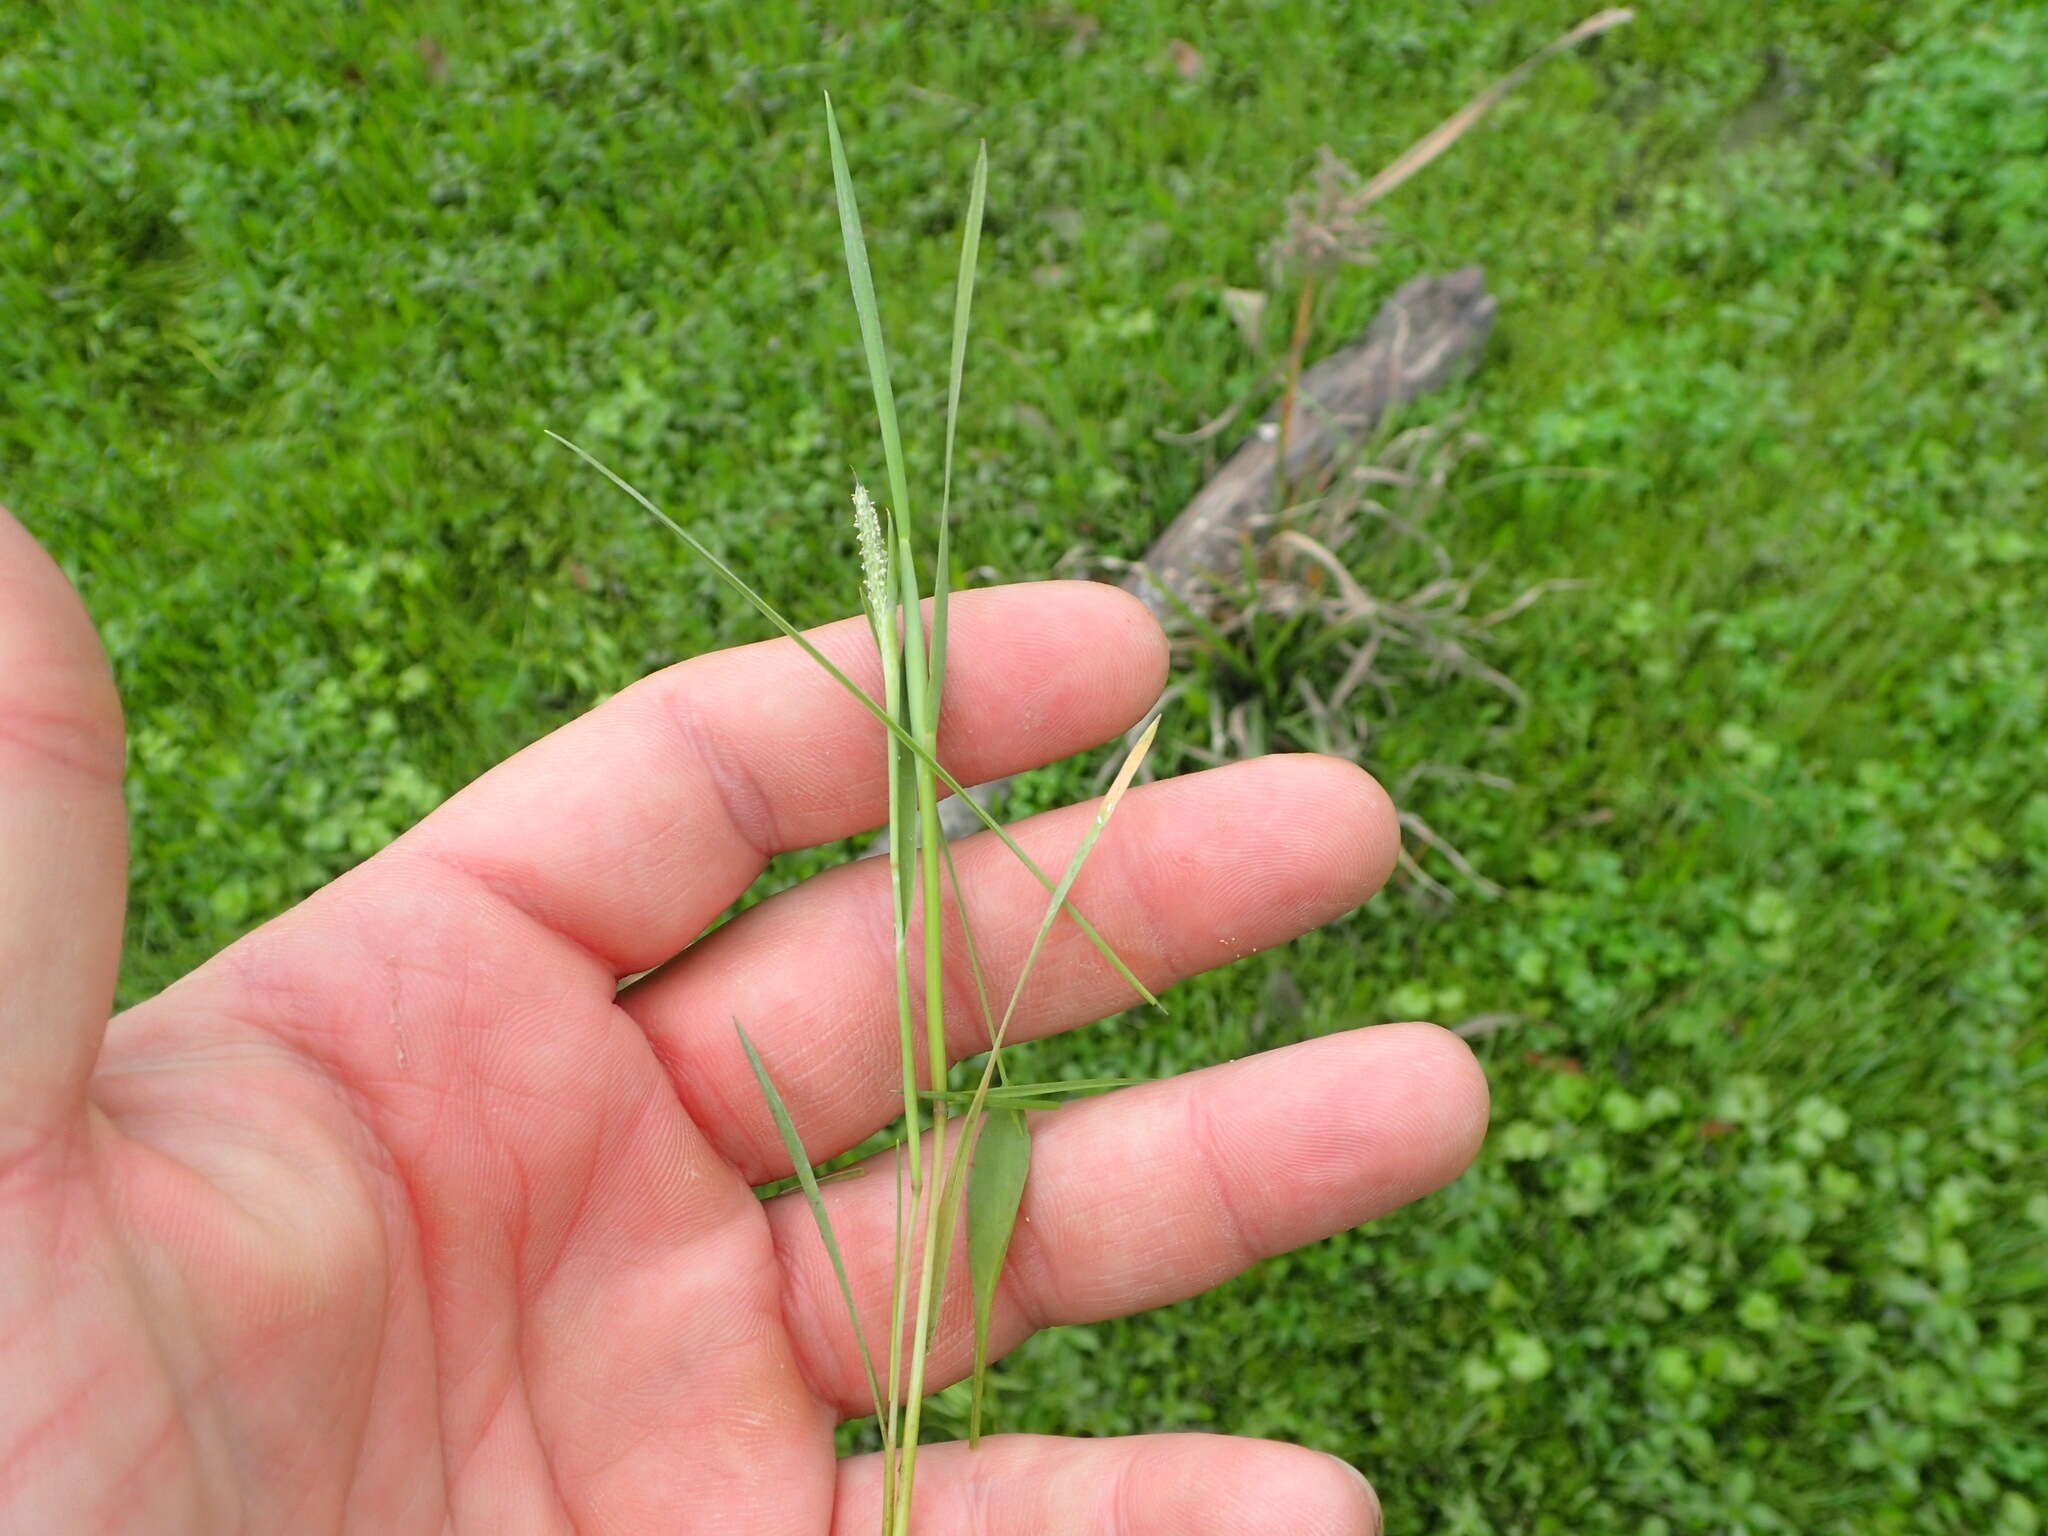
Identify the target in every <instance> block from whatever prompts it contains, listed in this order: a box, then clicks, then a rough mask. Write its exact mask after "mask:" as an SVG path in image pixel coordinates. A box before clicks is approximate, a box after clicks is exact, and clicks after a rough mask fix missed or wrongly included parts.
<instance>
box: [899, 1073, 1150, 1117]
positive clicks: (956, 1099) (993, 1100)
mask: <svg viewBox="0 0 2048 1536" xmlns="http://www.w3.org/2000/svg"><path fill="white" fill-rule="evenodd" d="M999 1070H1000V1069H999ZM1137 1081H1138V1079H1136V1078H1135V1077H1077V1078H1064V1079H1060V1080H1058V1081H1055V1082H1050V1083H995V1084H993V1085H992V1086H991V1087H990V1088H989V1090H988V1092H987V1093H986V1094H984V1095H982V1097H983V1098H985V1099H986V1100H987V1101H988V1102H989V1103H990V1104H1008V1105H1010V1106H1011V1107H1012V1108H1028V1109H1054V1108H1057V1107H1058V1106H1059V1105H1060V1104H1061V1103H1063V1102H1064V1101H1065V1099H1067V1098H1074V1097H1079V1096H1080V1095H1083V1094H1090V1093H1106V1092H1107V1091H1109V1090H1110V1089H1112V1088H1130V1087H1133V1086H1135V1085H1136V1083H1137ZM919 1097H920V1098H925V1099H944V1100H945V1101H946V1102H947V1103H948V1104H958V1105H967V1104H971V1103H973V1102H974V1097H975V1091H974V1090H973V1089H971V1088H950V1089H948V1090H947V1091H946V1092H944V1093H933V1092H932V1091H931V1090H930V1089H926V1090H925V1091H924V1092H923V1093H922V1094H920V1095H919Z"/></svg>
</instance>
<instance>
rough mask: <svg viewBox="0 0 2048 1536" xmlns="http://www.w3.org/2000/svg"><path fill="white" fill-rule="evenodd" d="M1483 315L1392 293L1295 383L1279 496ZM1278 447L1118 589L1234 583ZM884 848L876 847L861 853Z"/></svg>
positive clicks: (1459, 345)
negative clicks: (1356, 335) (1357, 333)
mask: <svg viewBox="0 0 2048 1536" xmlns="http://www.w3.org/2000/svg"><path fill="white" fill-rule="evenodd" d="M1494 308H1495V304H1494V299H1493V295H1491V294H1489V293H1488V292H1487V291H1486V275H1485V273H1484V272H1482V271H1481V270H1480V269H1479V268H1478V267H1476V266H1474V267H1460V268H1459V269H1458V270H1457V271H1455V272H1450V273H1447V274H1445V275H1444V276H1442V277H1418V278H1415V279H1413V280H1412V281H1410V282H1407V283H1403V284H1402V285H1401V287H1400V288H1398V289H1397V290H1395V293H1394V296H1393V297H1392V298H1390V299H1388V300H1387V302H1386V303H1385V304H1384V305H1383V306H1382V307H1381V309H1380V312H1379V314H1378V315H1376V316H1375V317H1374V318H1373V322H1372V325H1371V326H1370V327H1369V328H1368V329H1367V330H1366V333H1365V335H1364V336H1363V337H1362V338H1361V339H1360V340H1359V341H1357V342H1355V343H1353V344H1352V345H1351V346H1348V347H1345V348H1343V349H1342V350H1340V351H1337V352H1333V353H1331V354H1330V355H1329V356H1328V357H1326V358H1324V359H1323V360H1322V361H1321V362H1319V363H1317V364H1316V365H1315V366H1314V367H1312V368H1310V369H1308V370H1307V371H1306V372H1304V373H1303V374H1302V376H1301V384H1300V387H1299V388H1298V390H1297V391H1296V399H1295V406H1294V420H1293V422H1292V423H1291V424H1290V426H1289V429H1288V434H1287V435H1288V445H1287V483H1288V485H1289V486H1292V487H1302V486H1305V485H1309V484H1312V483H1313V482H1315V481H1316V480H1317V479H1318V478H1319V477H1320V476H1322V475H1323V474H1325V473H1327V472H1328V471H1329V469H1330V468H1331V467H1332V466H1333V465H1334V464H1336V463H1337V461H1338V460H1339V458H1340V457H1341V456H1342V455H1343V453H1344V452H1345V450H1347V449H1349V448H1350V447H1352V446H1353V445H1355V444H1356V443H1357V442H1358V440H1359V439H1360V438H1362V437H1364V436H1366V435H1367V434H1368V433H1370V432H1371V431H1372V430H1373V429H1374V428H1375V427H1377V426H1378V425H1379V423H1380V421H1381V420H1382V419H1383V418H1384V417H1385V416H1386V414H1387V412H1388V411H1389V410H1391V409H1392V408H1394V407H1395V406H1398V405H1401V404H1404V403H1406V402H1407V401H1410V400H1413V399H1414V398H1416V397H1417V396H1418V395H1424V394H1427V393H1428V392H1429V391H1431V390H1433V389H1440V388H1442V387H1443V386H1444V385H1445V384H1448V383H1449V382H1450V381H1451V380H1452V379H1453V378H1456V377H1457V376H1458V375H1459V374H1460V373H1462V372H1464V371H1465V370H1466V369H1467V368H1468V367H1470V366H1471V365H1472V364H1474V363H1475V362H1476V361H1477V360H1478V356H1479V352H1480V349H1481V348H1482V347H1484V346H1485V344H1486V338H1487V336H1488V334H1489V333H1491V331H1492V330H1493V317H1494ZM1278 438H1279V434H1278V432H1277V431H1276V430H1274V426H1273V417H1272V415H1271V413H1269V414H1268V415H1267V417H1266V421H1265V422H1264V423H1263V424H1262V425H1261V426H1260V427H1259V428H1257V429H1256V430H1254V431H1253V433H1252V435H1251V437H1250V438H1249V439H1247V440H1246V442H1245V443H1244V445H1243V446H1242V447H1241V448H1239V449H1238V450H1237V452H1236V453H1234V454H1233V455H1231V458H1230V461H1229V462H1228V463H1227V464H1225V465H1224V466H1223V468H1222V469H1220V470H1218V471H1217V473H1216V475H1215V477H1214V478H1213V479H1211V480H1210V481H1209V483H1208V484H1207V485H1205V486H1203V487H1202V489H1201V490H1200V491H1199V492H1197V493H1196V495H1195V499H1194V500H1193V501H1191V502H1189V503H1188V504H1187V507H1186V508H1185V509H1184V510H1183V511H1182V512H1181V514H1180V516H1178V517H1176V518H1175V519H1174V520H1173V521H1172V522H1171V523H1170V524H1168V525H1167V529H1166V531H1165V532H1164V533H1162V534H1161V535H1160V536H1159V537H1158V538H1157V539H1155V540H1154V541H1153V544H1152V547H1151V548H1150V549H1149V550H1147V551H1146V552H1145V557H1144V559H1143V560H1141V561H1139V562H1138V563H1137V564H1136V565H1135V566H1133V567H1132V568H1131V571H1130V573H1129V574H1128V575H1126V576H1125V577H1124V579H1123V582H1122V586H1123V588H1124V590H1125V591H1127V592H1132V593H1135V594H1136V595H1137V596H1138V597H1139V599H1140V600H1142V601H1143V602H1144V604H1145V606H1146V607H1148V608H1150V609H1151V610H1152V612H1153V614H1154V615H1155V616H1156V617H1157V618H1159V619H1160V620H1161V621H1162V622H1164V621H1165V619H1166V617H1167V615H1168V614H1169V613H1171V612H1172V611H1173V609H1174V607H1175V606H1176V600H1178V602H1180V603H1186V604H1188V605H1190V606H1199V603H1200V593H1201V590H1202V586H1203V584H1204V583H1205V582H1206V581H1208V580H1210V579H1212V578H1215V577H1225V578H1228V577H1230V576H1232V575H1234V574H1235V573H1236V571H1237V570H1238V568H1239V566H1240V564H1241V562H1242V558H1243V556H1242V547H1243V542H1244V541H1245V540H1246V539H1254V540H1256V539H1258V538H1259V537H1260V536H1261V535H1262V534H1263V533H1264V531H1265V524H1266V523H1267V522H1269V521H1270V519H1268V518H1266V517H1265V516H1264V514H1266V513H1269V512H1271V511H1272V510H1273V503H1274V484H1273V477H1274V474H1275V471H1276V469H1277V468H1278V459H1279V455H1280V445H1279V441H1278ZM1008 782H1009V781H1008V780H1007V779H998V780H995V781H993V782H992V783H988V784H983V785H980V786H979V787H977V788H975V789H974V790H972V791H971V793H972V794H973V796H974V798H975V799H976V800H978V801H980V802H981V803H982V804H983V805H984V806H986V805H988V804H989V803H991V802H992V801H993V800H994V799H995V797H996V796H998V795H999V794H1001V793H1002V791H1003V788H1004V786H1005V785H1006V784H1007V783H1008ZM939 814H940V820H941V822H942V823H943V825H944V827H945V831H946V836H947V837H949V838H951V837H960V836H962V835H963V834H965V833H968V832H972V831H974V830H976V829H977V828H978V827H979V826H980V825H981V822H980V819H979V818H978V817H976V816H975V814H974V812H973V811H972V810H970V809H969V808H968V807H966V806H964V805H961V804H959V803H958V802H956V801H953V800H948V801H946V802H945V803H944V804H943V805H941V806H940V807H939ZM886 846H887V839H886V837H885V838H884V839H883V840H882V842H880V843H878V844H877V845H876V848H874V849H870V850H869V851H870V852H875V851H878V850H879V849H881V848H885V847H886Z"/></svg>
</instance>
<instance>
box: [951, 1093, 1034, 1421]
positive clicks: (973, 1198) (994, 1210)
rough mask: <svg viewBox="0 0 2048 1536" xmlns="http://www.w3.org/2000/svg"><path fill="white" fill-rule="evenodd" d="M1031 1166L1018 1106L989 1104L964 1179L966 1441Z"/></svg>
mask: <svg viewBox="0 0 2048 1536" xmlns="http://www.w3.org/2000/svg"><path fill="white" fill-rule="evenodd" d="M1030 1172H1031V1127H1030V1125H1029V1124H1028V1123H1027V1122H1026V1121H1025V1118H1024V1112H1023V1111H1022V1110H1020V1109H992V1110H990V1111H988V1113H987V1115H986V1116H985V1118H984V1120H983V1122H982V1127H981V1135H980V1137H979V1138H978V1139H977V1140H976V1142H975V1146H974V1171H973V1174H972V1175H971V1176H970V1178H969V1179H968V1182H967V1268H968V1273H969V1275H970V1276H972V1278H973V1284H974V1393H973V1397H972V1398H971V1399H970V1406H969V1408H968V1413H967V1443H968V1444H969V1445H970V1446H971V1445H975V1444H977V1443H979V1442H980V1440H981V1404H982V1398H983V1395H984V1394H985V1393H986V1391H987V1388H988V1329H989V1319H990V1317H991V1316H992V1314H993V1313H994V1311H995V1300H996V1287H997V1286H998V1285H999V1284H1000V1283H1001V1281H1002V1278H1003V1261H1004V1259H1006V1258H1007V1257H1008V1256H1009V1252H1010V1235H1011V1234H1012V1233H1013V1232H1015V1231H1016V1228H1017V1211H1018V1209H1019V1207H1020V1206H1022V1204H1023V1203H1024V1182H1025V1180H1026V1179H1027V1178H1028V1177H1029V1176H1030Z"/></svg>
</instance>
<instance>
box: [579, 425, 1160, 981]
mask: <svg viewBox="0 0 2048 1536" xmlns="http://www.w3.org/2000/svg"><path fill="white" fill-rule="evenodd" d="M542 430H543V431H545V432H547V435H548V436H549V437H552V438H553V439H554V440H555V441H556V442H558V443H560V444H561V445H562V446H563V447H564V448H566V449H568V450H569V451H570V452H571V453H573V454H575V455H576V457H577V458H579V459H581V460H583V462H584V463H586V464H588V465H589V466H590V467H591V468H592V469H594V470H596V471H597V472H598V473H599V474H601V475H603V476H604V477H605V479H607V480H609V481H611V483H612V484H613V485H615V486H617V487H618V488H619V489H620V490H622V491H624V492H625V493H626V494H627V495H628V496H630V497H632V498H633V500H634V501H635V502H636V503H638V504H639V506H640V508H641V510H642V511H644V512H646V513H647V515H648V516H650V517H652V518H653V519H654V520H655V521H656V522H658V523H660V524H661V525H662V527H664V528H666V529H668V531H669V532H670V533H672V534H674V535H675V536H676V537H677V538H679V539H681V540H682V541H683V542H684V543H685V544H686V545H688V546H689V548H690V551H691V553H693V554H694V555H696V556H697V558H698V559H700V560H702V561H703V562H704V563H705V564H706V565H708V566H710V567H711V569H712V570H713V571H715V572H717V573H718V576H719V579H720V580H722V581H724V583H725V584H726V585H727V586H729V587H731V588H732V589H733V591H735V592H737V593H738V594H739V595H740V596H741V597H743V598H745V599H746V601H747V603H748V604H749V605H750V606H751V607H752V608H753V609H754V611H755V612H756V613H758V614H760V615H761V617H762V618H764V619H766V620H767V621H768V622H769V623H771V624H773V625H774V626H775V627H776V628H777V629H778V630H780V631H781V632H782V633H783V634H784V635H787V636H788V637H789V638H790V639H791V640H794V641H795V642H796V643H797V646H798V648H799V649H801V650H802V651H803V653H804V654H805V655H806V656H808V657H810V658H811V660H812V661H814V662H816V663H817V664H818V665H819V666H820V667H822V668H823V669H824V670H825V673H826V675H827V676H828V677H830V678H831V679H832V680H833V681H834V682H835V683H837V684H838V685H839V686H840V687H841V688H843V689H845V690H846V692H847V694H848V696H849V697H851V698H852V699H853V701H854V702H855V703H856V704H858V705H860V707H861V708H862V709H864V710H866V711H867V712H868V713H869V714H871V715H873V716H874V717H875V718H876V719H877V720H879V721H880V722H881V723H882V728H883V729H884V730H886V731H887V732H888V733H889V735H890V738H891V739H892V740H894V741H895V742H897V743H898V744H899V745H900V746H902V747H903V749H904V750H905V751H906V752H908V753H909V754H910V755H911V756H912V757H914V758H916V759H917V760H918V761H919V762H920V763H922V764H923V765H924V766H925V767H927V768H929V769H930V770H931V771H932V774H933V776H934V777H936V778H937V779H938V781H939V782H940V783H941V784H943V785H945V786H946V788H947V789H949V790H951V791H952V792H953V793H954V794H956V795H959V796H961V797H962V798H963V799H964V800H965V801H966V802H967V805H968V807H969V808H970V809H971V810H972V811H973V812H974V814H975V817H976V818H977V819H978V820H979V821H980V822H981V824H982V825H983V826H984V827H986V828H988V830H989V831H991V832H993V833H995V835H996V837H997V839H998V840H999V841H1001V843H1002V845H1003V846H1004V847H1005V848H1007V849H1009V850H1010V852H1011V854H1012V855H1013V856H1014V857H1015V858H1016V860H1017V862H1018V863H1019V864H1022V865H1023V866H1024V870H1025V873H1027V874H1029V875H1030V876H1031V878H1032V879H1034V880H1036V881H1037V882H1038V883H1039V884H1040V885H1042V886H1044V887H1045V888H1046V889H1047V890H1051V889H1053V878H1052V876H1051V875H1048V874H1047V873H1046V872H1045V871H1044V870H1042V869H1040V868H1039V867H1038V861H1037V860H1036V859H1034V858H1032V857H1031V855H1030V854H1028V853H1026V852H1025V851H1024V850H1023V848H1022V847H1020V846H1019V845H1018V842H1017V840H1016V838H1014V837H1012V836H1011V835H1010V829H1009V828H1008V827H1006V826H1004V825H1003V824H1002V823H1001V822H999V821H997V820H996V819H995V817H994V816H993V815H992V814H991V813H990V812H989V808H988V807H987V806H985V805H983V804H982V803H981V802H980V801H979V800H977V799H975V798H974V797H973V796H972V795H970V794H968V793H967V788H966V786H965V785H963V784H962V783H961V782H960V781H959V780H958V779H956V778H954V777H953V775H952V774H951V773H950V772H948V771H947V769H946V768H945V766H944V765H943V764H942V763H940V762H939V760H938V758H937V757H935V756H933V755H932V753H931V752H930V750H929V749H927V748H926V747H925V745H924V744H923V743H922V742H920V741H918V740H917V739H916V738H915V737H914V736H912V735H911V734H910V732H908V731H906V730H905V729H904V728H903V726H902V724H901V723H900V722H898V721H897V720H896V719H894V718H893V717H892V716H891V715H890V713H889V711H888V710H886V709H884V708H883V707H882V706H881V705H880V704H877V703H876V702H875V701H874V700H873V699H871V698H869V697H868V696H867V694H866V692H865V691H864V690H863V689H862V688H861V686H860V685H859V684H858V683H856V682H854V680H853V679H852V678H850V677H848V676H847V675H846V674H845V673H844V672H843V671H841V670H840V669H839V667H838V666H837V665H835V664H834V663H833V661H832V659H831V658H830V657H829V656H827V655H826V654H825V653H824V652H823V651H821V650H819V649H818V648H817V646H816V645H814V644H812V642H811V638H810V636H808V635H806V634H805V633H804V632H803V631H802V630H800V629H798V628H797V627H796V626H795V625H794V624H792V623H790V622H789V620H788V619H786V618H784V617H783V616H782V614H781V613H780V612H778V611H777V609H776V607H775V605H774V604H773V603H771V602H769V601H768V599H767V598H765V597H763V596H762V595H761V594H760V593H758V592H756V591H755V590H754V589H753V588H752V587H751V586H749V585H748V584H747V581H746V579H745V578H744V577H742V576H741V575H740V574H739V572H737V571H735V570H734V569H733V568H732V567H731V566H729V565H727V564H726V563H725V562H724V561H723V560H721V559H719V558H718V556H717V555H715V554H713V553H712V552H711V548H710V546H709V545H707V544H705V543H704V542H703V541H702V540H700V539H699V538H698V537H697V536H696V535H695V534H693V533H691V532H690V530H689V529H687V528H685V527H684V526H683V525H682V524H681V523H679V522H677V521H676V520H675V519H674V518H672V517H670V516H669V515H668V514H667V513H666V512H664V511H662V510H661V508H659V507H657V506H656V505H655V504H654V503H653V502H651V501H649V500H648V499H647V497H646V496H645V495H644V494H643V493H642V492H641V491H640V490H639V488H638V487H636V486H634V485H633V484H632V483H631V482H629V481H628V480H627V479H626V478H625V477H624V476H623V475H621V474H619V473H618V471H616V470H614V469H613V468H612V467H611V466H610V465H608V464H606V463H605V462H604V461H603V460H602V459H600V458H598V457H597V455H596V454H594V453H592V452H590V451H589V450H588V449H587V448H582V447H579V446H578V445H577V444H575V443H572V442H570V441H569V439H568V438H566V437H564V436H562V434H561V433H559V432H556V431H554V430H552V429H551V428H543V429H542ZM1067 915H1068V916H1069V917H1071V918H1073V920H1074V923H1075V926H1077V927H1078V928H1079V929H1080V930H1081V932H1082V933H1083V934H1084V935H1085V936H1086V937H1087V939H1088V942H1089V943H1091V944H1093V945H1094V946H1095V947H1096V948H1097V949H1098V950H1100V951H1101V952H1102V957H1103V958H1104V959H1105V960H1107V961H1108V962H1109V963H1110V964H1111V965H1112V966H1114V967H1115V968H1116V973H1117V974H1118V975H1119V976H1121V977H1122V978H1123V979H1124V981H1125V982H1126V983H1127V984H1128V985H1129V986H1130V988H1131V990H1132V991H1134V992H1136V993H1137V994H1138V996H1140V997H1141V998H1143V999H1144V1000H1145V1001H1146V1002H1148V1003H1150V1004H1151V1005H1152V1006H1153V1007H1155V1008H1157V1007H1159V1006H1160V1003H1159V999H1158V998H1156V997H1154V996H1153V995H1152V989H1151V988H1149V987H1147V986H1146V985H1145V984H1144V983H1143V982H1142V981H1140V980H1138V978H1137V975H1136V973H1134V972H1133V971H1132V970H1131V968H1130V967H1129V966H1128V965H1125V964H1124V962H1123V957H1122V956H1121V955H1119V954H1118V953H1117V952H1116V951H1115V950H1114V949H1112V948H1110V946H1109V941H1108V940H1107V939H1105V938H1103V936H1102V935H1101V934H1100V933H1099V932H1097V931H1096V927H1095V925H1094V924H1093V923H1091V922H1089V921H1088V919H1087V917H1086V916H1085V915H1083V913H1082V912H1081V910H1080V909H1079V908H1078V907H1075V906H1074V905H1072V904H1071V903H1069V904H1068V906H1067Z"/></svg>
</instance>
